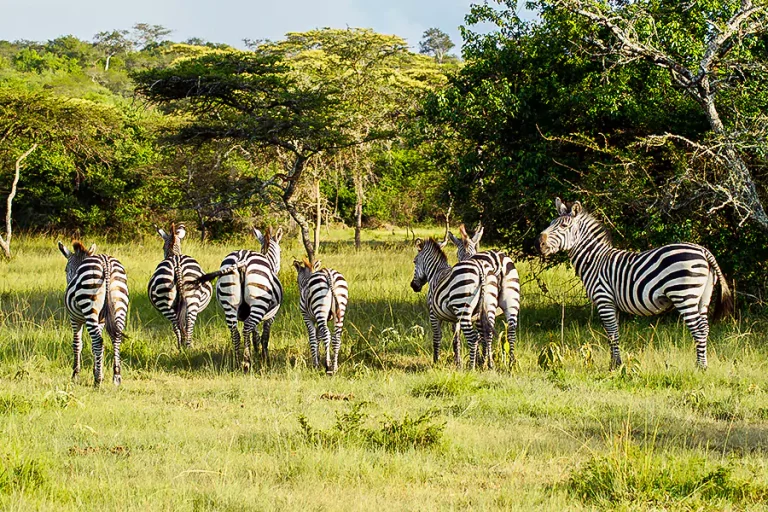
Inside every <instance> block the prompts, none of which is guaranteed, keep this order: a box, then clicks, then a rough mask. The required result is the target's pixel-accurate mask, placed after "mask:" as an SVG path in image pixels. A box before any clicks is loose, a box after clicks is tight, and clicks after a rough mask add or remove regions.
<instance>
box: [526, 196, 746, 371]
mask: <svg viewBox="0 0 768 512" xmlns="http://www.w3.org/2000/svg"><path fill="white" fill-rule="evenodd" d="M555 208H556V209H557V214H558V215H557V217H555V219H554V220H553V221H552V223H551V224H550V225H549V227H548V228H547V229H545V230H544V231H542V232H541V234H540V235H539V237H538V239H537V241H536V245H537V246H538V248H539V251H540V252H541V254H542V255H543V256H549V255H551V254H555V253H556V252H558V251H568V255H569V257H570V259H571V263H572V264H573V268H574V269H575V270H576V274H577V275H578V276H579V277H580V278H581V280H582V281H583V283H584V287H585V288H586V290H587V295H588V296H589V298H590V300H591V301H592V302H593V303H594V305H595V307H596V308H597V313H598V315H599V316H600V320H601V321H602V323H603V327H605V331H606V333H607V334H608V338H609V340H610V346H611V368H616V367H618V366H620V365H621V357H620V355H619V323H618V312H619V311H623V312H625V313H631V314H634V315H643V316H651V315H657V314H660V313H663V312H665V311H668V310H671V309H672V308H674V309H676V310H677V311H678V312H679V313H680V315H681V316H682V318H683V321H684V322H685V325H686V326H687V327H688V330H689V331H690V332H691V335H692V336H693V339H694V341H695V343H696V363H697V365H698V366H699V368H701V369H706V367H707V337H708V336H709V321H708V319H707V312H708V310H709V302H710V300H711V298H712V292H713V291H714V287H715V284H717V283H718V282H719V283H720V298H719V300H718V301H717V303H716V305H715V317H716V318H718V317H722V316H724V315H728V314H731V313H733V297H732V295H731V290H730V289H729V288H728V283H727V282H726V280H725V276H723V272H722V271H721V270H720V267H719V266H718V264H717V261H715V257H714V256H713V255H712V253H711V252H709V251H708V250H707V249H705V248H704V247H701V246H699V245H695V244H688V243H678V244H670V245H665V246H663V247H659V248H657V249H651V250H648V251H644V252H632V251H623V250H620V249H616V248H614V247H613V246H612V245H611V242H610V239H609V236H608V232H607V231H606V229H605V227H604V226H603V225H602V224H601V223H600V221H598V220H597V219H596V218H595V217H593V216H592V215H590V214H589V213H587V212H586V211H585V210H584V209H583V208H582V206H581V203H580V202H578V201H576V202H575V203H573V204H572V205H571V206H570V208H569V207H568V206H567V205H566V204H565V203H563V202H562V201H561V200H560V198H559V197H558V198H557V199H555Z"/></svg>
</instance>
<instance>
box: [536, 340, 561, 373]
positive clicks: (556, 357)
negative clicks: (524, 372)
mask: <svg viewBox="0 0 768 512" xmlns="http://www.w3.org/2000/svg"><path fill="white" fill-rule="evenodd" d="M538 362H539V368H541V369H542V370H556V369H558V368H562V366H563V353H562V350H561V349H560V345H558V344H557V343H555V342H554V341H550V342H549V343H547V345H546V346H545V347H544V348H543V349H541V352H539V359H538Z"/></svg>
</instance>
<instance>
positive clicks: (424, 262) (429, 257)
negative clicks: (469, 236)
mask: <svg viewBox="0 0 768 512" xmlns="http://www.w3.org/2000/svg"><path fill="white" fill-rule="evenodd" d="M445 243H447V240H446V241H445V242H443V243H442V244H440V243H438V242H436V241H435V240H432V239H428V240H426V241H424V240H422V239H420V238H419V239H417V240H416V248H417V249H418V251H419V252H418V253H417V254H416V257H415V258H414V260H413V264H414V270H413V280H412V281H411V288H412V289H413V291H415V292H420V291H421V289H422V288H423V287H424V285H425V284H427V283H428V284H429V292H428V293H427V304H428V306H429V323H430V326H431V327H432V361H433V362H434V363H437V362H438V360H439V359H440V343H441V341H442V328H441V323H442V322H451V323H452V324H459V327H460V329H461V331H462V332H463V333H464V337H465V339H466V340H467V345H468V346H469V365H470V368H471V369H474V368H475V366H476V364H477V344H478V337H479V338H481V339H482V342H483V348H484V351H485V360H486V361H488V363H489V365H490V364H491V361H492V360H493V359H492V357H491V356H492V354H491V342H492V341H493V324H494V321H495V315H496V307H497V294H498V290H497V281H496V276H495V275H494V274H493V273H492V272H489V271H487V270H486V269H485V268H484V267H483V265H482V264H481V263H480V262H478V261H474V260H468V261H460V262H459V263H457V264H456V265H455V266H453V267H451V266H450V265H449V264H448V258H447V257H446V255H445V253H444V252H443V246H444V244H445ZM476 325H479V326H480V336H478V332H477V330H476V328H475V327H476ZM453 357H454V362H455V363H456V365H457V366H460V365H461V357H460V354H459V340H458V337H455V338H454V344H453Z"/></svg>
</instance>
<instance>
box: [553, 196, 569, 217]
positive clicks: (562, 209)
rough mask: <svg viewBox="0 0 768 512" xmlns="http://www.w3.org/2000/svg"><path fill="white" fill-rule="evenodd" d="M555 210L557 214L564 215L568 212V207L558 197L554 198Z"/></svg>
mask: <svg viewBox="0 0 768 512" xmlns="http://www.w3.org/2000/svg"><path fill="white" fill-rule="evenodd" d="M555 210H557V214H558V215H566V214H567V213H568V207H567V206H565V203H564V202H562V201H561V200H560V198H559V197H556V198H555Z"/></svg>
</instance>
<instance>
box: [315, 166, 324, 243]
mask: <svg viewBox="0 0 768 512" xmlns="http://www.w3.org/2000/svg"><path fill="white" fill-rule="evenodd" d="M315 194H316V197H317V204H316V208H315V246H314V250H315V254H316V255H317V254H319V253H320V226H322V225H323V216H322V215H323V208H322V202H321V197H320V179H317V180H315Z"/></svg>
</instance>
